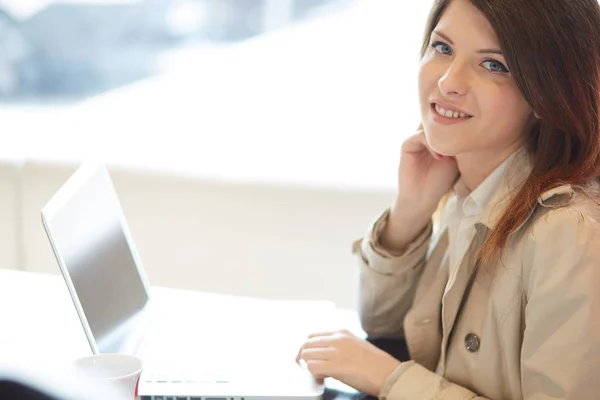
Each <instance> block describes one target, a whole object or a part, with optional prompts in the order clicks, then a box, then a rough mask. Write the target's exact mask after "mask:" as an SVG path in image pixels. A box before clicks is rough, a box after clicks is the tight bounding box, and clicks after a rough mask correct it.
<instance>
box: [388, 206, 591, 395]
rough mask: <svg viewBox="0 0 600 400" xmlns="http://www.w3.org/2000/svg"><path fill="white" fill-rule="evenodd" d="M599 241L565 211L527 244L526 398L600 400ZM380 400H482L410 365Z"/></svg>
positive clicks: (547, 220)
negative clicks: (599, 399)
mask: <svg viewBox="0 0 600 400" xmlns="http://www.w3.org/2000/svg"><path fill="white" fill-rule="evenodd" d="M599 235H600V228H599V226H598V222H597V221H595V220H593V219H591V218H589V217H586V216H584V215H583V214H581V213H579V212H577V211H575V210H573V209H568V208H564V209H558V210H554V211H552V212H550V213H548V214H547V215H546V216H545V217H544V218H542V219H540V220H539V221H538V223H537V224H536V226H534V228H533V230H532V233H531V234H530V235H529V237H528V238H527V239H525V240H527V243H526V251H525V256H524V259H523V266H524V271H528V272H527V274H526V276H524V277H523V280H524V292H525V295H526V306H525V331H524V334H523V344H522V348H521V387H522V393H523V396H522V398H523V399H524V400H558V399H562V400H593V399H598V398H600V237H599ZM379 397H380V399H381V400H408V399H411V400H430V399H439V400H466V399H477V400H482V399H484V398H483V397H480V396H478V394H476V393H473V392H472V391H470V390H468V389H466V388H464V387H461V386H459V385H457V384H454V383H452V382H449V381H448V380H446V379H444V378H443V377H442V376H439V375H437V374H435V373H434V372H431V371H429V370H428V369H426V368H424V367H422V366H420V365H419V364H416V363H415V362H412V361H411V362H406V363H403V364H402V365H400V367H398V368H397V369H396V371H394V373H393V374H392V375H390V377H389V378H388V380H387V381H386V383H385V385H384V386H383V388H382V390H381V393H380V396H379ZM494 400H498V399H494Z"/></svg>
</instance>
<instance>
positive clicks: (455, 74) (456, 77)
mask: <svg viewBox="0 0 600 400" xmlns="http://www.w3.org/2000/svg"><path fill="white" fill-rule="evenodd" d="M468 81H469V77H468V71H467V68H466V67H465V66H461V64H460V63H458V62H457V60H455V61H454V62H453V63H452V64H451V65H450V67H449V68H448V69H447V70H446V73H445V74H444V75H443V76H442V77H441V78H440V79H439V81H438V87H439V89H440V92H441V93H442V94H444V95H446V96H448V97H459V96H464V95H465V94H467V92H468V90H469V82H468Z"/></svg>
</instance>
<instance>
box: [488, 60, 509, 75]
mask: <svg viewBox="0 0 600 400" xmlns="http://www.w3.org/2000/svg"><path fill="white" fill-rule="evenodd" d="M482 65H483V66H484V67H485V68H486V69H488V70H490V71H491V72H509V71H508V68H506V67H505V66H504V64H502V63H501V62H500V61H496V60H487V61H484V62H483V63H482ZM486 65H487V66H486Z"/></svg>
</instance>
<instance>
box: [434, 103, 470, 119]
mask: <svg viewBox="0 0 600 400" xmlns="http://www.w3.org/2000/svg"><path fill="white" fill-rule="evenodd" d="M431 110H432V111H433V112H435V113H436V114H437V115H439V116H441V117H445V118H452V119H469V118H472V117H473V116H472V115H469V114H466V113H463V112H458V111H451V110H446V109H444V108H443V107H440V106H439V105H438V104H436V103H431Z"/></svg>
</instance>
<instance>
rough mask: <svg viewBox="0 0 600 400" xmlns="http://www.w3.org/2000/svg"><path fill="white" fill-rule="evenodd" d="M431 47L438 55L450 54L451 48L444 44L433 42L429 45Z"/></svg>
mask: <svg viewBox="0 0 600 400" xmlns="http://www.w3.org/2000/svg"><path fill="white" fill-rule="evenodd" d="M431 47H433V48H434V49H435V51H437V52H438V53H441V54H446V55H451V54H452V48H451V47H450V46H448V45H447V44H446V43H443V42H433V43H432V44H431Z"/></svg>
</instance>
